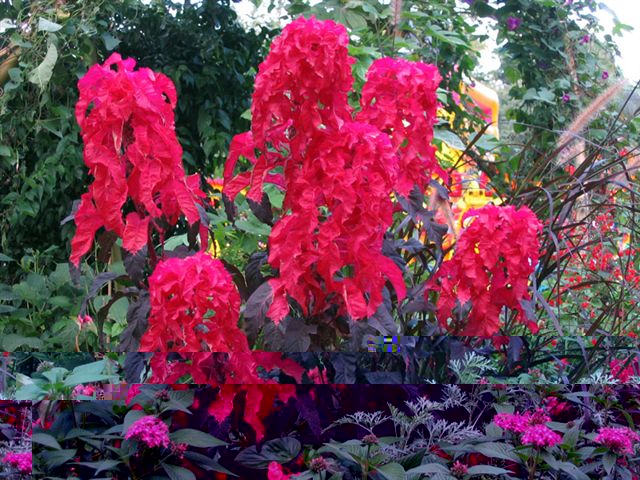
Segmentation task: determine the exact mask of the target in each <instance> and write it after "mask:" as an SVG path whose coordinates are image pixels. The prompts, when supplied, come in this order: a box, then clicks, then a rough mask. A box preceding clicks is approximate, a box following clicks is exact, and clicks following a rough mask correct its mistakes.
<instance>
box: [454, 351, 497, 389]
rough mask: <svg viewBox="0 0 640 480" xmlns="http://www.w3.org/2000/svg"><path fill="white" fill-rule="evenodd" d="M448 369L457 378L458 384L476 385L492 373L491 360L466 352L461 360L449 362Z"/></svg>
mask: <svg viewBox="0 0 640 480" xmlns="http://www.w3.org/2000/svg"><path fill="white" fill-rule="evenodd" d="M449 368H450V369H451V371H452V372H453V373H454V375H455V376H456V377H458V383H478V381H479V380H480V379H481V378H482V377H485V376H487V374H488V373H490V372H492V371H493V367H492V365H491V360H490V359H488V358H485V357H482V356H480V355H478V354H477V353H475V352H467V353H466V354H465V355H464V357H463V358H462V359H458V360H451V362H449Z"/></svg>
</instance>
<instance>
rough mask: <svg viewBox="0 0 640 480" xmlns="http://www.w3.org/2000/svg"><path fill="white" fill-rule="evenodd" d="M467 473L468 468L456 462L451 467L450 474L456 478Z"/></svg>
mask: <svg viewBox="0 0 640 480" xmlns="http://www.w3.org/2000/svg"><path fill="white" fill-rule="evenodd" d="M468 471H469V467H468V466H467V465H465V464H464V463H461V462H459V461H457V460H456V461H455V462H454V463H453V465H452V466H451V473H452V474H453V475H454V476H456V477H464V476H465V475H466V474H467V473H468Z"/></svg>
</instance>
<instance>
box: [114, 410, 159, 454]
mask: <svg viewBox="0 0 640 480" xmlns="http://www.w3.org/2000/svg"><path fill="white" fill-rule="evenodd" d="M124 438H125V439H126V440H129V439H135V440H139V441H141V442H142V443H144V444H146V445H147V446H148V447H150V448H153V447H160V446H162V447H165V448H167V447H168V446H169V427H167V425H166V424H165V423H164V422H163V421H162V420H160V419H159V418H158V417H154V416H153V415H147V416H146V417H142V418H141V419H140V420H136V421H135V422H133V423H132V424H131V426H130V427H129V429H128V430H127V433H126V434H125V436H124Z"/></svg>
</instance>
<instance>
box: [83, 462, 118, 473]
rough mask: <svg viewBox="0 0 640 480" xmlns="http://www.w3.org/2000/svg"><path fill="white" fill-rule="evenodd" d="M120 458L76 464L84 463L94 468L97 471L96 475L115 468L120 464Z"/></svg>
mask: <svg viewBox="0 0 640 480" xmlns="http://www.w3.org/2000/svg"><path fill="white" fill-rule="evenodd" d="M121 463H123V462H121V461H120V460H101V461H99V462H76V465H83V466H85V467H89V468H93V469H94V470H95V471H96V475H97V474H99V473H100V472H103V471H105V470H115V469H116V467H117V466H118V465H120V464H121Z"/></svg>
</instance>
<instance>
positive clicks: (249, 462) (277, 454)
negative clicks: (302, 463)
mask: <svg viewBox="0 0 640 480" xmlns="http://www.w3.org/2000/svg"><path fill="white" fill-rule="evenodd" d="M301 448H302V445H300V442H299V441H298V440H296V439H295V438H293V437H283V438H277V439H275V440H270V441H268V442H266V443H265V444H264V445H263V446H262V450H260V452H258V450H257V448H256V447H255V446H252V447H249V448H245V449H244V450H243V451H241V452H240V453H239V454H238V456H236V461H237V462H238V463H241V464H242V465H244V466H247V467H251V468H267V467H268V466H269V464H270V463H271V462H278V463H287V462H289V461H291V460H293V459H294V458H296V457H297V456H298V452H300V449H301Z"/></svg>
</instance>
